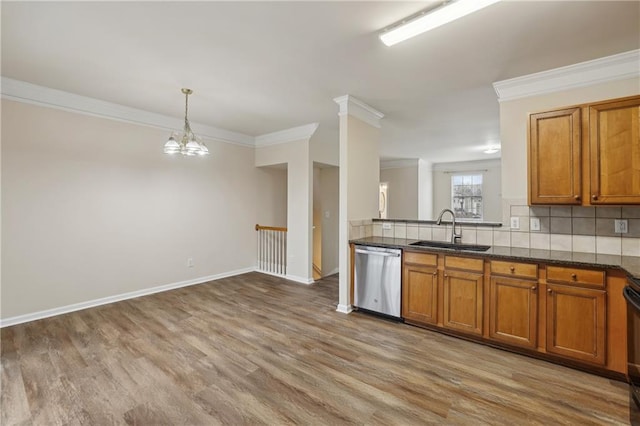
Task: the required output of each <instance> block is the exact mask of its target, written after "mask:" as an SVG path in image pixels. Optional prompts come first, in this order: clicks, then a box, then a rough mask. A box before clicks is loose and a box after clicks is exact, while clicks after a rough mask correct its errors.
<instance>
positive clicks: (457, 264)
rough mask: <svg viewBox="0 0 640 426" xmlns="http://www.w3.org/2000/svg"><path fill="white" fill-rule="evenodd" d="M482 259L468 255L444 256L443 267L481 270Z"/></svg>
mask: <svg viewBox="0 0 640 426" xmlns="http://www.w3.org/2000/svg"><path fill="white" fill-rule="evenodd" d="M483 265H484V261H483V260H482V259H472V258H469V257H457V256H445V258H444V266H445V268H455V269H465V270H467V271H478V272H482V270H483Z"/></svg>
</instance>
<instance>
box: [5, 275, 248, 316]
mask: <svg viewBox="0 0 640 426" xmlns="http://www.w3.org/2000/svg"><path fill="white" fill-rule="evenodd" d="M255 270H256V268H253V267H252V268H244V269H237V270H235V271H229V272H223V273H221V274H216V275H209V276H207V277H200V278H194V279H192V280H187V281H180V282H177V283H172V284H166V285H161V286H158V287H151V288H145V289H142V290H137V291H132V292H129V293H122V294H116V295H114V296H107V297H103V298H101V299H94V300H88V301H86V302H80V303H74V304H72V305H66V306H61V307H59V308H53V309H47V310H44V311H39V312H34V313H31V314H25V315H18V316H15V317H9V318H5V319H0V328H2V327H9V326H11V325H16V324H22V323H25V322H30V321H36V320H39V319H43V318H49V317H53V316H56V315H62V314H68V313H69V312H75V311H80V310H82V309H88V308H93V307H96V306H100V305H106V304H109V303H114V302H119V301H121V300H127V299H135V298H136V297H140V296H147V295H149V294H154V293H160V292H163V291H168V290H173V289H176V288H180V287H188V286H190V285H196V284H202V283H206V282H208V281H215V280H219V279H221V278H226V277H232V276H234V275H241V274H246V273H247V272H253V271H255Z"/></svg>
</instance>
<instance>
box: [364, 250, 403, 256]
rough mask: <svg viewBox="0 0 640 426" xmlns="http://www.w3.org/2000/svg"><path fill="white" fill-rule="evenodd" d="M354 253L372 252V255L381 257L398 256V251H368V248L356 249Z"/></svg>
mask: <svg viewBox="0 0 640 426" xmlns="http://www.w3.org/2000/svg"><path fill="white" fill-rule="evenodd" d="M356 253H360V254H372V255H374V256H382V257H400V253H392V252H388V251H369V250H362V249H356Z"/></svg>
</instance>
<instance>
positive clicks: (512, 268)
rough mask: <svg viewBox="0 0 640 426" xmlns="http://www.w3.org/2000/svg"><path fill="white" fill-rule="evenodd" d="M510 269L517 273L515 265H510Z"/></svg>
mask: <svg viewBox="0 0 640 426" xmlns="http://www.w3.org/2000/svg"><path fill="white" fill-rule="evenodd" d="M509 270H510V271H511V273H512V274H513V273H515V272H516V267H515V266H510V267H509Z"/></svg>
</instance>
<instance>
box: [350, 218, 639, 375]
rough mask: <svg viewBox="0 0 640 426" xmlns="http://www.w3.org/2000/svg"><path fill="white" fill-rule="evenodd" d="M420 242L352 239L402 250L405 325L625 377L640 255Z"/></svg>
mask: <svg viewBox="0 0 640 426" xmlns="http://www.w3.org/2000/svg"><path fill="white" fill-rule="evenodd" d="M492 226H497V224H492ZM449 232H450V231H449ZM463 235H464V234H463ZM440 240H442V239H440ZM418 241H419V240H418V239H412V238H395V237H380V236H371V237H365V238H358V239H353V240H351V241H350V242H351V246H352V248H353V247H355V246H356V245H364V246H373V247H385V248H396V249H401V250H402V298H401V305H402V306H401V312H402V319H403V321H404V322H406V323H409V324H412V325H417V326H420V327H424V328H428V329H431V330H435V331H438V332H443V333H446V334H450V335H455V336H457V337H462V338H465V339H468V340H473V341H476V342H480V343H483V344H488V345H491V346H496V347H499V348H502V349H507V350H510V351H514V352H518V353H521V354H525V355H529V356H534V357H537V358H543V359H546V360H548V361H551V362H555V363H559V364H563V365H567V366H571V367H574V368H579V369H583V370H587V371H590V372H593V373H596V374H600V375H604V376H607V377H613V378H617V379H620V380H624V379H625V376H626V374H627V325H626V324H627V309H626V304H625V300H624V297H623V295H622V291H623V288H624V287H625V285H627V283H628V282H629V281H634V282H636V283H640V257H636V256H617V255H606V254H595V253H579V252H571V251H558V250H540V249H526V248H517V247H505V246H491V247H490V248H489V249H488V250H486V251H484V252H478V251H469V250H464V249H447V248H434V247H422V246H416V245H414V244H415V243H416V242H418ZM461 247H464V244H462V245H461ZM352 291H353V286H352Z"/></svg>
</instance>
